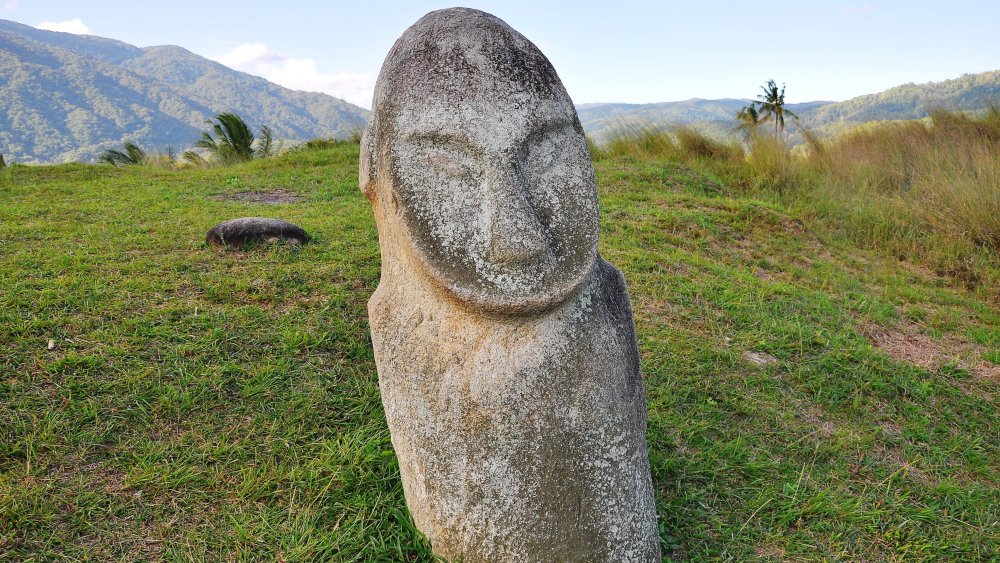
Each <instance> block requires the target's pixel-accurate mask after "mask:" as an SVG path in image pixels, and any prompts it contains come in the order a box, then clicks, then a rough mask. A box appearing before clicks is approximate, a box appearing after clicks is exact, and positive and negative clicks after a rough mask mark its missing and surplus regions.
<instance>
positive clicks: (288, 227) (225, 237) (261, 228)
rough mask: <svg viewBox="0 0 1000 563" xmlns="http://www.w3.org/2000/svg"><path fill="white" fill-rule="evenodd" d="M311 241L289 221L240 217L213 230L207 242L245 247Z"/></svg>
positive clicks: (209, 232) (210, 231) (298, 227)
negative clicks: (266, 243)
mask: <svg viewBox="0 0 1000 563" xmlns="http://www.w3.org/2000/svg"><path fill="white" fill-rule="evenodd" d="M307 240H309V235H307V234H306V231H305V230H304V229H303V228H302V227H300V226H298V225H296V224H294V223H289V222H288V221H282V220H281V219H270V218H267V217H240V218H239V219H230V220H229V221H225V222H223V223H219V224H218V225H216V226H214V227H212V228H211V230H209V231H208V235H207V236H206V237H205V242H207V243H208V244H211V245H215V246H228V247H243V246H246V245H248V244H254V243H260V242H290V243H292V244H303V243H304V242H306V241H307Z"/></svg>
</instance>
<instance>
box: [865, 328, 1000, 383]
mask: <svg viewBox="0 0 1000 563" xmlns="http://www.w3.org/2000/svg"><path fill="white" fill-rule="evenodd" d="M862 333H863V334H864V335H865V336H866V337H867V338H868V340H869V342H871V343H872V345H874V346H875V347H877V348H879V349H880V350H882V351H883V352H885V353H886V354H889V356H890V357H892V359H894V360H897V361H900V362H906V363H908V364H911V365H915V366H918V367H922V368H924V369H929V370H936V369H940V368H941V366H944V365H947V364H954V365H957V366H958V367H960V368H962V369H965V370H967V371H969V372H970V373H971V374H973V375H975V376H976V377H979V378H982V379H986V380H991V381H993V382H996V383H1000V365H997V364H994V363H992V362H989V361H987V360H985V359H983V357H982V354H983V349H982V347H981V346H979V345H977V344H973V343H970V342H967V341H964V340H962V339H959V338H956V337H954V336H946V337H944V338H932V337H930V336H928V335H926V334H923V333H922V332H920V331H919V328H918V327H917V325H914V324H909V323H906V324H903V325H900V326H899V327H895V328H886V327H882V326H875V325H869V326H866V327H864V328H863V329H862Z"/></svg>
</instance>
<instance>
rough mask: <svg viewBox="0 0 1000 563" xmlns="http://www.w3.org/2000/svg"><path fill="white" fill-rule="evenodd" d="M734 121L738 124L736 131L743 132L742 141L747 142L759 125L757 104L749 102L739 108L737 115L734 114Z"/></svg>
mask: <svg viewBox="0 0 1000 563" xmlns="http://www.w3.org/2000/svg"><path fill="white" fill-rule="evenodd" d="M736 120H737V121H739V122H740V124H739V125H738V126H737V127H736V130H737V131H743V139H744V140H749V139H750V137H751V136H752V135H753V134H754V131H756V130H757V125H758V124H760V113H758V111H757V102H750V104H749V105H747V106H746V107H742V108H740V111H739V113H737V114H736Z"/></svg>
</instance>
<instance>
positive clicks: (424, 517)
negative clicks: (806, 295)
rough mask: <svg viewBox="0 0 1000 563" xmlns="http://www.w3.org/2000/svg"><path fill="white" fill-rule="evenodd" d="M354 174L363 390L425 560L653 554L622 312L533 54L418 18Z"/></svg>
mask: <svg viewBox="0 0 1000 563" xmlns="http://www.w3.org/2000/svg"><path fill="white" fill-rule="evenodd" d="M360 184H361V189H362V191H363V192H364V193H365V194H366V195H367V197H368V198H369V199H370V200H371V203H372V207H373V209H374V213H375V219H376V222H377V224H378V230H379V245H380V247H381V252H382V277H381V280H380V282H379V286H378V289H377V290H376V291H375V293H374V295H372V297H371V300H370V301H369V302H368V311H369V319H370V323H371V331H372V343H373V345H374V349H375V361H376V364H377V368H378V374H379V385H380V388H381V391H382V402H383V405H384V406H385V412H386V418H387V420H388V423H389V429H390V431H391V433H392V443H393V447H394V448H395V450H396V455H397V456H398V458H399V466H400V473H401V475H402V480H403V487H404V490H405V493H406V500H407V504H408V505H409V508H410V512H411V513H412V515H413V518H414V521H415V522H416V525H417V527H418V528H419V529H420V530H421V531H422V532H424V533H425V534H426V535H427V536H428V537H429V538H430V540H431V544H432V546H433V549H434V552H435V553H436V554H438V555H440V556H442V557H444V558H445V559H448V560H456V559H461V560H462V561H465V562H474V561H658V560H659V557H660V555H659V541H658V537H657V526H656V510H655V504H654V500H653V493H652V484H651V480H650V474H649V462H648V458H647V455H646V445H645V435H646V406H645V397H644V392H643V382H642V375H641V372H640V368H639V354H638V349H637V347H636V337H635V329H634V323H633V319H632V310H631V306H630V303H629V299H628V293H627V292H626V289H625V283H624V280H623V278H622V275H621V273H620V272H619V271H618V270H617V269H615V268H614V267H613V266H612V265H610V264H609V263H607V262H605V261H604V260H603V259H602V258H601V257H600V256H599V255H598V253H597V237H598V208H597V186H596V182H595V179H594V170H593V166H592V164H591V160H590V154H589V152H588V149H587V145H586V141H585V139H584V136H583V130H582V128H581V126H580V121H579V119H578V118H577V115H576V110H575V108H574V107H573V103H572V101H571V100H570V98H569V96H568V94H567V93H566V90H565V88H564V87H563V85H562V83H561V82H560V80H559V77H558V76H557V75H556V73H555V70H554V69H553V68H552V65H551V64H550V63H549V61H548V59H546V58H545V56H544V55H543V54H542V53H541V52H540V51H539V50H538V48H537V47H535V46H534V45H533V44H532V43H531V42H530V41H528V40H527V39H525V38H524V37H523V36H522V35H520V34H519V33H517V32H516V31H514V30H513V29H511V28H510V27H509V26H508V25H507V24H505V23H504V22H503V21H501V20H500V19H498V18H496V17H494V16H491V15H489V14H486V13H483V12H479V11H476V10H470V9H464V8H455V9H449V10H441V11H437V12H432V13H430V14H428V15H426V16H424V17H423V18H422V19H420V21H418V22H417V23H416V24H414V25H413V26H412V27H410V28H409V29H408V30H406V32H405V33H404V34H403V35H402V37H400V38H399V40H398V41H397V42H396V44H395V45H394V46H393V47H392V50H391V51H390V52H389V55H388V56H387V57H386V60H385V63H384V65H383V67H382V71H381V73H380V74H379V78H378V82H377V84H376V87H375V96H374V99H373V103H372V116H371V121H370V123H369V125H368V128H367V129H366V130H365V134H364V137H363V139H362V149H361V171H360Z"/></svg>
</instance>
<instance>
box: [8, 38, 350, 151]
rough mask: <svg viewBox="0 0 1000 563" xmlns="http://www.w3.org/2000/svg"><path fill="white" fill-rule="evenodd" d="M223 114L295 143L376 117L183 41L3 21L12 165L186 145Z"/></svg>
mask: <svg viewBox="0 0 1000 563" xmlns="http://www.w3.org/2000/svg"><path fill="white" fill-rule="evenodd" d="M223 111H232V112H235V113H237V114H239V115H241V116H242V117H244V119H246V120H247V121H248V122H249V123H250V124H251V125H252V126H253V127H254V128H255V129H256V127H257V126H259V125H268V126H270V127H271V128H272V129H273V131H274V134H275V136H276V137H277V138H279V139H289V140H307V139H312V138H317V137H331V136H340V137H343V136H346V135H348V134H349V133H350V132H351V131H352V130H353V129H355V128H356V127H359V126H362V125H363V124H364V123H365V121H366V119H367V117H368V110H365V109H363V108H360V107H358V106H355V105H352V104H349V103H347V102H345V101H343V100H340V99H338V98H334V97H332V96H329V95H326V94H320V93H314V92H300V91H294V90H289V89H287V88H283V87H281V86H278V85H276V84H273V83H271V82H268V81H267V80H264V79H263V78H259V77H256V76H251V75H249V74H246V73H243V72H238V71H235V70H232V69H230V68H228V67H226V66H224V65H221V64H219V63H216V62H214V61H211V60H209V59H206V58H204V57H201V56H198V55H196V54H194V53H191V52H190V51H187V50H186V49H183V48H181V47H176V46H159V47H146V48H139V47H135V46H133V45H129V44H127V43H123V42H121V41H116V40H113V39H105V38H102V37H95V36H89V35H73V34H69V33H60V32H53V31H44V30H40V29H36V28H33V27H30V26H26V25H22V24H19V23H16V22H12V21H6V20H0V153H3V154H4V155H5V157H7V160H8V161H12V160H13V161H18V162H29V163H30V162H62V161H72V160H92V159H93V158H94V157H96V156H97V155H98V154H100V152H102V151H103V150H105V149H107V148H111V147H115V146H118V145H120V144H121V142H122V141H124V140H133V141H135V142H137V143H138V144H139V145H140V146H143V147H145V148H147V149H149V150H155V149H160V150H163V149H165V148H166V147H167V146H172V147H173V148H174V149H175V150H179V149H182V148H184V147H187V146H190V145H191V144H192V143H194V142H195V141H196V140H197V139H198V137H199V135H200V133H201V131H202V130H204V129H206V125H205V120H206V119H207V118H209V117H212V116H213V115H215V114H217V113H219V112H223Z"/></svg>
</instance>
